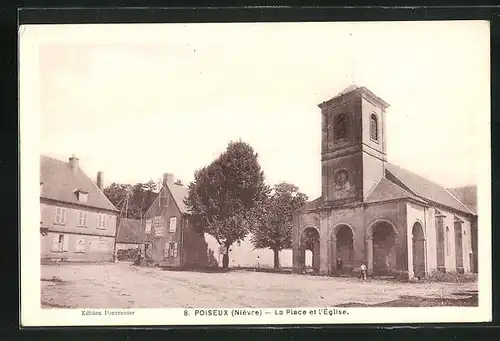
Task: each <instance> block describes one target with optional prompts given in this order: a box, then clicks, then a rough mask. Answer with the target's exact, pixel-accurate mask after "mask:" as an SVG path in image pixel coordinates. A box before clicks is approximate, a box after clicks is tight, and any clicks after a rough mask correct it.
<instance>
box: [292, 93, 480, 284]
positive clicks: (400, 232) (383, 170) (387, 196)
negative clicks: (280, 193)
mask: <svg viewBox="0 0 500 341" xmlns="http://www.w3.org/2000/svg"><path fill="white" fill-rule="evenodd" d="M318 106H319V108H320V109H321V115H322V116H321V122H322V123H321V125H322V127H321V128H322V129H321V132H322V138H321V141H322V142H321V165H322V167H321V186H322V187H321V193H322V195H321V197H319V198H317V199H315V200H313V201H311V202H309V203H308V204H307V205H306V206H305V207H304V208H303V209H302V210H301V211H300V212H298V213H297V214H296V215H295V217H294V226H293V231H292V244H293V270H294V272H298V273H301V272H304V271H305V253H306V250H309V251H311V253H312V269H313V271H315V272H317V273H319V274H323V275H327V274H330V275H334V274H339V273H351V272H353V271H356V270H359V267H360V265H361V264H362V263H364V264H365V265H366V267H367V270H368V274H369V275H373V276H377V275H380V276H395V277H398V278H404V279H411V278H423V277H425V276H427V275H428V274H430V273H432V272H434V271H443V272H459V273H466V272H477V213H476V211H475V205H474V207H473V205H471V204H468V205H466V204H465V203H464V202H462V201H461V200H460V199H459V198H458V197H459V196H458V195H457V194H456V193H457V192H456V191H454V190H453V189H446V188H444V187H442V186H441V185H439V184H436V183H434V182H432V181H430V180H428V179H425V178H424V177H421V176H419V175H416V174H414V173H412V172H410V171H408V170H405V169H403V168H401V167H398V166H396V165H394V164H391V163H389V162H388V161H387V153H386V138H387V136H386V129H385V127H386V109H387V108H388V107H389V104H388V103H386V102H385V101H384V100H382V99H381V98H379V97H378V96H376V95H375V94H374V93H372V92H371V91H370V90H368V89H367V88H366V87H357V86H355V85H351V86H350V87H348V88H347V89H345V90H344V91H342V92H341V93H339V94H338V95H337V96H335V97H334V98H332V99H330V100H328V101H326V102H323V103H321V104H319V105H318ZM474 201H476V202H477V200H476V198H474Z"/></svg>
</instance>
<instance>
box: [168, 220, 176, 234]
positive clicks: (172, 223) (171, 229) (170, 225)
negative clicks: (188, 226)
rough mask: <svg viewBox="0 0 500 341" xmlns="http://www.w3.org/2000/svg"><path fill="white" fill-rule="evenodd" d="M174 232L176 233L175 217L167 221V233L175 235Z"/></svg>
mask: <svg viewBox="0 0 500 341" xmlns="http://www.w3.org/2000/svg"><path fill="white" fill-rule="evenodd" d="M172 226H173V228H172ZM176 231H177V217H170V219H169V220H168V232H173V233H175V232H176Z"/></svg>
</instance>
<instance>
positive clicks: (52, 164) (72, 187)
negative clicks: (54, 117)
mask: <svg viewBox="0 0 500 341" xmlns="http://www.w3.org/2000/svg"><path fill="white" fill-rule="evenodd" d="M96 182H97V183H94V181H92V179H90V178H89V177H88V176H87V175H86V174H85V172H84V171H83V170H82V169H81V168H80V167H79V164H78V158H77V157H75V156H72V157H70V158H69V162H64V161H60V160H57V159H54V158H51V157H48V156H43V155H42V156H40V232H41V233H40V238H41V244H40V248H41V249H40V256H41V260H42V262H44V261H60V260H66V261H78V262H109V261H113V259H114V249H115V233H116V220H117V215H118V210H117V209H116V207H115V206H113V204H112V203H111V202H110V201H109V200H108V198H106V196H105V195H104V193H103V192H102V186H103V177H102V173H101V172H99V173H98V174H97V181H96Z"/></svg>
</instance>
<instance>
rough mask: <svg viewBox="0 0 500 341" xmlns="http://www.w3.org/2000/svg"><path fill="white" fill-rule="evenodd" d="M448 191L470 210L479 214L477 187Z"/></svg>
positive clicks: (450, 189)
mask: <svg viewBox="0 0 500 341" xmlns="http://www.w3.org/2000/svg"><path fill="white" fill-rule="evenodd" d="M448 191H450V192H451V193H452V194H453V195H454V196H455V197H456V198H457V199H458V200H460V201H461V202H463V203H464V204H465V205H466V206H467V207H468V208H470V209H471V210H472V211H474V212H476V213H477V186H464V187H457V188H449V189H448Z"/></svg>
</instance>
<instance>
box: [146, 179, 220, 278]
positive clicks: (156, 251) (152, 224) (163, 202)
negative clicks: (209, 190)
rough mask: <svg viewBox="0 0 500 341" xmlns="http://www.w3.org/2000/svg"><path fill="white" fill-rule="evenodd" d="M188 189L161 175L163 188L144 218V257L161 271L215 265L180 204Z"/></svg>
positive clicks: (211, 253)
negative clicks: (161, 269) (167, 268)
mask: <svg viewBox="0 0 500 341" xmlns="http://www.w3.org/2000/svg"><path fill="white" fill-rule="evenodd" d="M187 195H188V189H187V188H186V187H184V186H183V185H180V184H175V183H174V177H173V175H172V174H169V173H166V174H165V175H164V186H163V187H162V188H161V189H160V191H159V193H158V195H157V196H156V198H155V199H154V201H153V203H152V204H151V206H150V207H149V208H148V210H147V211H146V213H145V214H144V219H143V221H144V251H143V254H144V256H145V257H146V258H147V259H148V260H149V261H150V262H152V263H153V264H155V265H158V266H164V267H193V268H194V267H208V266H212V265H215V263H214V262H213V260H214V258H213V252H212V251H211V250H210V249H209V248H208V247H207V243H206V242H205V236H204V234H203V233H202V232H198V231H196V230H195V229H194V227H193V225H192V224H191V222H190V219H189V214H188V211H187V208H186V205H185V204H184V199H185V198H186V197H187Z"/></svg>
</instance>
